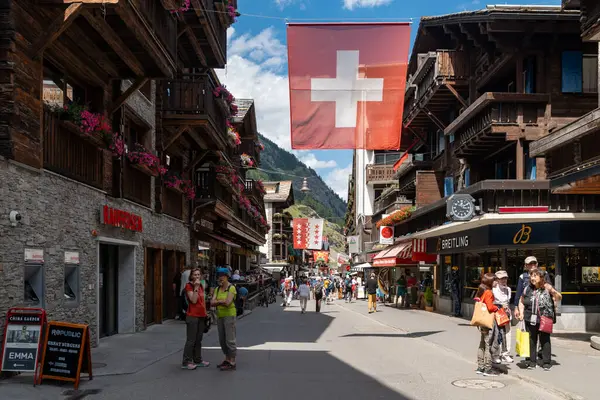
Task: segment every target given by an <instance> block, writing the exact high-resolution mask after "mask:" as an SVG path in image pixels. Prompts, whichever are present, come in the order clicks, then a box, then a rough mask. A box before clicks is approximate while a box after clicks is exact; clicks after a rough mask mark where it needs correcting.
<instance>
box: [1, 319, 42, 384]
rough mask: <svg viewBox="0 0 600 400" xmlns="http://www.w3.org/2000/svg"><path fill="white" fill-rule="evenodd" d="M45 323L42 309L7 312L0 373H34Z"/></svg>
mask: <svg viewBox="0 0 600 400" xmlns="http://www.w3.org/2000/svg"><path fill="white" fill-rule="evenodd" d="M45 323H46V313H45V311H44V310H43V309H40V308H11V309H9V310H8V313H7V316H6V326H5V328H4V343H3V346H2V349H3V351H2V363H1V364H0V371H11V372H34V373H35V372H36V369H37V368H36V367H37V361H38V357H39V353H40V351H39V350H40V338H41V335H42V332H43V327H44V324H45ZM34 379H35V378H34Z"/></svg>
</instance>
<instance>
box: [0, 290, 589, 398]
mask: <svg viewBox="0 0 600 400" xmlns="http://www.w3.org/2000/svg"><path fill="white" fill-rule="evenodd" d="M310 309H311V310H314V302H313V301H311V302H310ZM322 311H323V312H321V313H315V312H309V313H307V314H301V313H300V312H299V307H298V302H297V301H294V302H293V304H292V307H289V308H286V309H283V308H281V307H274V306H270V307H269V308H257V309H255V310H254V312H253V313H252V315H251V316H250V317H248V318H244V319H242V320H240V321H239V322H238V325H237V336H238V340H237V342H238V346H239V348H238V370H237V371H235V372H221V371H218V370H217V369H216V368H214V367H213V366H211V367H209V368H206V369H201V368H199V369H198V370H196V371H184V370H181V369H180V363H181V348H182V346H183V342H184V335H185V333H184V332H185V330H184V326H183V324H182V323H178V322H175V323H170V324H164V325H158V326H155V327H152V328H151V329H149V330H148V331H146V332H143V333H138V334H136V335H131V336H123V337H119V336H115V337H111V338H107V339H102V341H101V342H102V343H101V344H102V345H101V346H100V347H99V348H98V349H97V350H95V352H94V355H93V360H92V361H93V362H94V364H97V368H96V377H95V378H94V380H92V381H88V380H87V379H86V378H82V381H81V382H82V383H81V386H80V391H79V392H73V391H69V389H71V388H72V385H69V384H64V385H60V384H53V383H51V382H48V383H44V384H43V385H42V386H39V387H36V388H33V387H31V386H30V385H26V384H25V383H24V382H25V381H24V380H23V379H24V377H18V378H16V379H10V380H5V381H0V399H5V398H6V399H11V400H21V399H27V400H29V399H44V400H45V399H52V400H67V399H68V400H75V399H85V400H104V399H106V400H119V399H126V400H131V399H153V400H154V399H175V398H177V399H188V398H189V399H198V398H199V397H206V398H226V399H235V398H245V399H277V400H281V399H282V398H284V399H285V400H295V399H299V400H300V399H301V400H306V399H307V398H310V399H311V400H312V399H315V400H317V399H327V400H332V399H338V398H339V399H341V398H348V399H359V398H364V399H395V400H403V399H424V400H429V399H432V400H433V399H444V400H446V399H457V400H463V399H464V400H475V399H476V400H480V399H481V397H482V394H483V395H484V396H485V397H486V400H506V399H507V398H510V399H511V400H513V399H514V400H532V399H540V400H553V399H560V398H564V397H563V396H558V395H557V393H556V392H548V391H547V390H546V389H545V388H544V387H540V386H537V385H532V384H530V383H529V382H527V381H524V380H522V379H519V378H517V377H516V376H514V374H512V372H511V374H509V375H508V376H501V377H497V378H483V377H480V376H478V375H476V374H475V373H474V371H473V370H474V366H473V363H472V361H471V358H472V357H471V355H473V354H474V350H475V349H474V346H473V345H472V343H471V344H470V345H469V346H465V350H464V351H463V353H462V354H461V351H460V350H458V351H457V350H454V349H451V348H448V347H446V346H443V345H440V344H438V343H436V341H440V340H441V338H440V336H443V337H445V335H447V332H446V329H451V328H452V327H451V326H448V325H447V324H446V323H447V321H448V319H446V318H445V317H441V316H438V315H434V314H427V315H425V314H423V315H417V316H416V319H415V318H412V319H413V320H414V322H415V323H419V320H418V319H419V318H421V320H420V324H421V325H420V326H414V327H413V326H411V329H410V332H409V333H407V332H406V331H404V330H401V329H398V328H396V327H394V323H395V322H394V321H395V320H399V319H403V318H404V316H403V315H402V314H403V312H402V311H398V310H393V309H385V310H384V311H383V312H381V313H377V314H372V315H367V313H366V310H365V308H364V303H359V304H351V305H346V304H343V302H340V301H338V302H336V304H334V305H326V306H324V307H323V310H322ZM416 313H418V312H416ZM407 314H408V313H407ZM406 325H408V324H406ZM413 328H414V329H413ZM454 328H455V329H462V328H461V327H456V326H455V327H454ZM215 333H216V331H215V330H214V329H213V330H211V332H210V333H209V334H208V335H207V337H206V338H205V340H204V343H203V345H204V351H203V352H204V359H205V360H207V361H210V362H211V363H212V364H213V365H214V364H216V363H218V362H220V361H221V360H222V357H223V356H222V354H221V351H220V348H219V346H218V340H217V337H216V335H215ZM454 335H455V336H456V333H454ZM451 336H452V335H451V334H450V337H451ZM444 340H445V339H444ZM109 343H110V345H109ZM102 357H104V358H102ZM561 357H562V354H561V355H559V359H560V358H561ZM102 362H105V363H106V364H107V365H106V366H101V365H99V364H100V363H102ZM126 365H129V366H126ZM557 369H558V368H557ZM596 371H597V370H596ZM529 372H538V371H529ZM114 373H119V375H113V374H114ZM99 374H100V375H104V376H100V375H99ZM485 388H488V390H485V391H482V389H485ZM590 398H594V397H590Z"/></svg>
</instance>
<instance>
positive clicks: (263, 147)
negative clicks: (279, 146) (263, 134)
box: [255, 142, 265, 151]
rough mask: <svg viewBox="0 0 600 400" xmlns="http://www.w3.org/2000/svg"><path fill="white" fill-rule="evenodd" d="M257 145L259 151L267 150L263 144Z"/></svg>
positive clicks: (258, 143) (257, 143)
mask: <svg viewBox="0 0 600 400" xmlns="http://www.w3.org/2000/svg"><path fill="white" fill-rule="evenodd" d="M255 145H256V148H257V149H258V151H264V150H265V145H264V144H262V143H261V142H256V143H255Z"/></svg>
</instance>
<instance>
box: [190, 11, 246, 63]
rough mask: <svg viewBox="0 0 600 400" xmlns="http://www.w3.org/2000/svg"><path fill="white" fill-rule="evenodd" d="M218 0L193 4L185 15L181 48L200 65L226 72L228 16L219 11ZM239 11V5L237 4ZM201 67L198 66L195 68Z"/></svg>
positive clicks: (224, 12)
mask: <svg viewBox="0 0 600 400" xmlns="http://www.w3.org/2000/svg"><path fill="white" fill-rule="evenodd" d="M218 3H222V2H220V1H218V0H192V9H191V10H189V11H187V12H185V13H183V19H184V21H185V23H186V25H187V26H186V28H185V31H186V32H189V33H186V34H185V35H181V36H180V40H181V41H182V43H181V47H182V49H184V51H185V52H186V54H191V56H190V57H189V58H190V59H191V58H192V57H193V56H196V57H197V58H199V59H200V65H204V66H206V67H209V68H224V67H225V64H226V63H227V28H228V27H229V24H228V21H229V20H228V18H229V17H228V15H227V12H226V11H225V10H224V9H221V8H219V4H218ZM234 7H237V1H236V2H235V4H234ZM196 66H199V65H196Z"/></svg>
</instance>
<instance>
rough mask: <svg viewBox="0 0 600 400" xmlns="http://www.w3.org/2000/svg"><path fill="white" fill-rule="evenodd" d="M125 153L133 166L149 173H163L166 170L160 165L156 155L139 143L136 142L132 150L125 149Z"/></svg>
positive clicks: (156, 174) (154, 174) (155, 174)
mask: <svg viewBox="0 0 600 400" xmlns="http://www.w3.org/2000/svg"><path fill="white" fill-rule="evenodd" d="M125 154H126V156H127V159H128V160H129V162H130V163H131V164H132V165H133V166H136V167H137V168H139V169H141V170H143V171H144V172H147V173H149V174H150V175H153V176H158V175H164V174H165V173H166V172H167V169H166V168H165V167H164V166H162V165H161V163H160V160H159V159H158V157H157V156H156V155H154V154H153V153H152V152H151V151H150V150H148V149H146V148H145V147H144V146H142V145H141V144H139V143H136V144H135V146H134V148H133V150H129V151H126V153H125Z"/></svg>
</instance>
